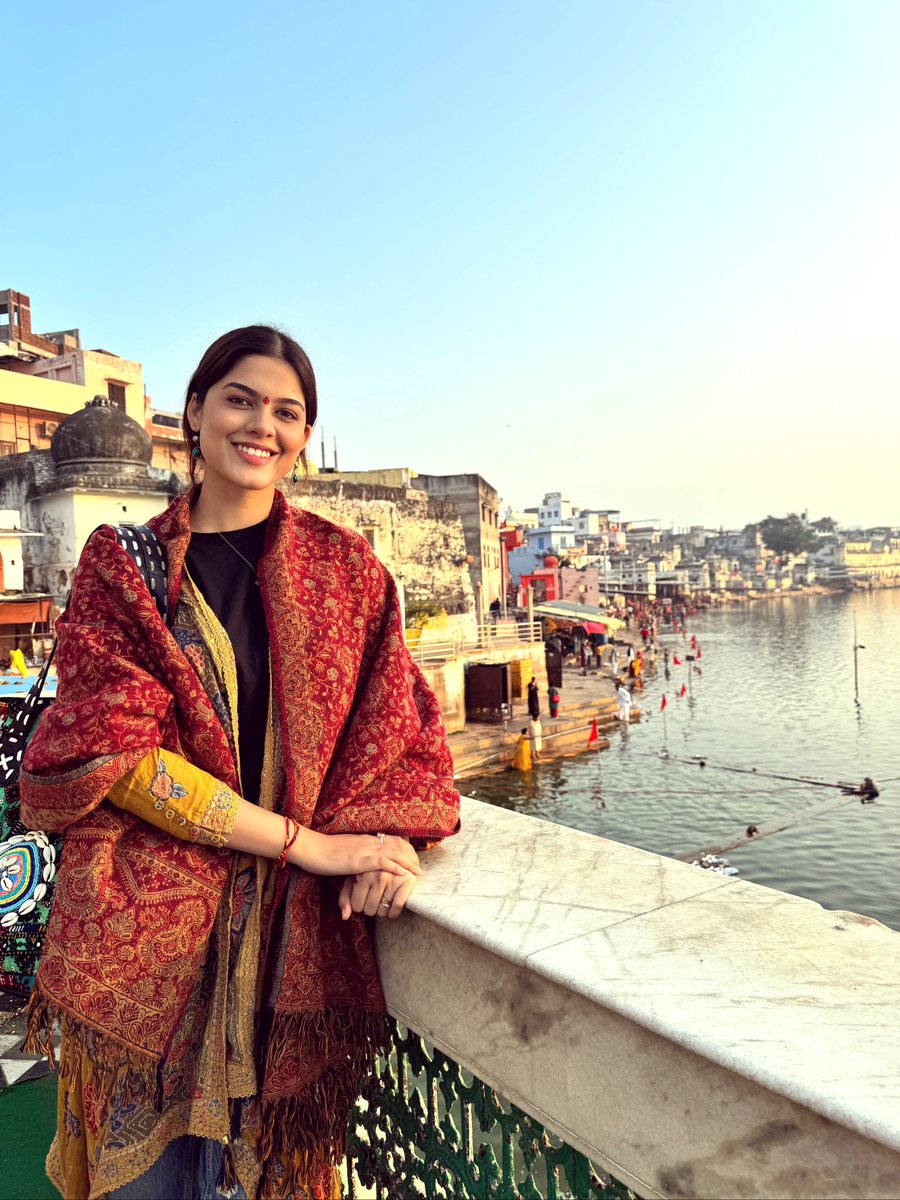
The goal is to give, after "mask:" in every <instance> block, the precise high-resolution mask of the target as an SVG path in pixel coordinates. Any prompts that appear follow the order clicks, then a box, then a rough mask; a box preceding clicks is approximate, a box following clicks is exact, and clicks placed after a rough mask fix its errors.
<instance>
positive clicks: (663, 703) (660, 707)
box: [659, 692, 669, 712]
mask: <svg viewBox="0 0 900 1200" xmlns="http://www.w3.org/2000/svg"><path fill="white" fill-rule="evenodd" d="M668 703H669V702H668V700H667V699H666V693H665V692H663V698H662V704H660V706H659V711H660V712H662V710H663V709H664V708H665V707H666V705H667V704H668Z"/></svg>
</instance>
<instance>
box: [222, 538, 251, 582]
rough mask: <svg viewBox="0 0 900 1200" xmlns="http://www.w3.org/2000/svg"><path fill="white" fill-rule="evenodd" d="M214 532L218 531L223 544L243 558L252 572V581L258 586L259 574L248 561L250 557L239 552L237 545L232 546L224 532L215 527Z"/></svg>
mask: <svg viewBox="0 0 900 1200" xmlns="http://www.w3.org/2000/svg"><path fill="white" fill-rule="evenodd" d="M216 532H217V533H218V535H219V537H220V538H221V539H222V541H223V542H224V543H225V545H226V546H228V547H229V549H231V550H233V551H234V552H235V554H236V555H237V556H238V558H243V560H244V562H245V563H246V564H247V566H248V567H249V568H250V570H251V571H252V572H253V582H254V583H255V584H256V586H257V587H259V574H258V572H257V569H256V567H254V565H253V563H252V562H251V561H250V559H249V558H247V557H246V556H245V555H243V554H241V552H240V550H238V548H237V546H233V545H232V544H231V542H229V540H228V538H227V537H226V536H225V534H224V533H222V532H221V530H218V529H217V530H216Z"/></svg>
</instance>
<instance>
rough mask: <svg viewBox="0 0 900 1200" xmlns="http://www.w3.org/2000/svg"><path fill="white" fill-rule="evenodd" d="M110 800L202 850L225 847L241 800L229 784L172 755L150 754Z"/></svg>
mask: <svg viewBox="0 0 900 1200" xmlns="http://www.w3.org/2000/svg"><path fill="white" fill-rule="evenodd" d="M107 799H109V800H110V801H111V803H113V804H115V805H116V807H117V808H124V809H125V810H126V811H127V812H130V813H134V814H135V816H138V817H142V818H143V819H144V820H145V821H149V823H150V824H151V825H155V826H156V827H157V829H164V830H165V831H166V833H171V834H172V836H173V837H177V838H182V839H183V840H184V841H187V842H200V843H202V844H203V845H204V846H224V845H225V840H226V838H227V837H228V835H229V834H230V833H231V831H232V829H234V822H235V817H236V816H237V808H238V803H239V801H240V797H239V796H238V794H237V793H236V792H233V791H232V790H231V788H230V787H227V786H226V784H224V783H221V782H220V781H219V780H218V779H214V778H213V776H212V775H208V774H207V773H206V771H201V770H200V769H199V767H194V766H192V765H191V764H190V763H189V762H188V761H187V760H186V759H184V758H182V757H181V756H180V755H178V754H172V753H170V751H168V750H151V752H150V753H149V754H148V755H147V757H146V758H144V759H142V760H141V761H140V762H139V763H138V765H137V766H136V767H133V768H132V770H130V771H127V772H126V773H125V774H124V775H123V776H122V777H121V779H119V780H117V782H116V783H115V784H114V785H113V787H112V789H111V791H110V792H109V794H108V797H107Z"/></svg>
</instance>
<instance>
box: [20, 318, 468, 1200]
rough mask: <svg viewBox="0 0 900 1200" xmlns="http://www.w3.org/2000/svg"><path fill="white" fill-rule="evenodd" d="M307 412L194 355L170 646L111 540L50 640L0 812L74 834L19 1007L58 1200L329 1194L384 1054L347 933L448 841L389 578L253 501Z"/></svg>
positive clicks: (279, 469)
mask: <svg viewBox="0 0 900 1200" xmlns="http://www.w3.org/2000/svg"><path fill="white" fill-rule="evenodd" d="M315 418H316V381H315V375H314V373H313V369H312V366H311V364H310V362H309V359H308V358H307V356H306V354H305V353H304V352H303V350H302V349H301V348H300V347H299V346H298V345H297V343H296V342H294V341H293V340H292V339H291V338H289V337H288V336H287V335H285V334H283V333H281V332H279V331H278V330H275V329H271V328H269V327H267V326H250V327H248V328H245V329H236V330H233V331H232V332H231V333H227V334H225V335H224V336H223V337H221V338H219V339H218V341H216V342H215V343H214V344H213V345H212V346H211V347H210V348H209V349H208V350H207V351H206V353H205V354H204V355H203V358H202V359H201V362H200V365H199V366H198V368H197V370H196V371H195V372H194V375H193V376H192V378H191V381H190V383H189V385H188V388H187V395H186V402H185V411H184V433H185V437H186V439H187V440H188V442H189V444H190V445H191V447H192V457H191V464H192V469H193V470H194V471H195V472H197V473H198V474H200V476H201V482H200V483H199V485H198V484H197V483H196V480H195V486H194V487H193V488H192V489H191V490H190V491H189V492H187V493H186V494H185V495H183V496H179V497H178V498H177V499H176V500H175V501H174V502H173V503H172V504H171V505H170V507H169V508H168V509H167V510H166V512H165V513H163V514H162V516H160V517H156V518H154V519H153V520H152V521H151V522H150V525H151V528H152V529H153V531H154V533H155V534H156V536H157V538H158V539H159V542H160V544H161V546H162V548H163V550H164V551H165V555H166V560H167V571H168V584H169V608H170V611H171V612H172V613H174V616H173V617H172V619H171V624H170V627H168V628H167V627H166V626H165V625H164V624H163V621H162V618H161V617H160V615H159V613H158V611H157V609H156V606H155V604H154V602H153V600H152V599H151V597H150V594H149V592H148V591H147V588H146V586H145V585H144V583H143V581H142V579H141V577H140V574H139V573H138V571H137V568H136V567H135V566H134V564H133V563H132V561H131V559H130V558H129V557H128V556H127V555H126V554H125V552H124V551H122V550H121V549H120V548H119V545H118V542H117V541H116V539H115V535H114V532H113V531H112V530H111V529H109V528H104V529H101V530H99V531H98V532H97V533H96V534H95V535H94V536H93V537H91V538H90V540H89V541H88V543H87V545H86V547H85V550H84V553H83V554H82V558H81V561H80V563H79V565H78V569H77V571H76V575H75V579H74V580H73V586H72V596H71V601H70V604H69V608H68V610H67V612H66V613H65V615H64V617H62V618H61V619H60V621H59V622H58V631H59V649H58V655H59V660H58V661H59V689H58V695H57V702H56V704H55V705H54V706H53V708H52V710H50V712H49V713H48V714H47V715H46V716H45V718H44V719H43V720H42V721H41V724H40V727H39V728H38V731H37V733H36V734H35V736H34V738H33V739H32V741H31V743H30V745H29V748H28V751H27V753H26V756H25V762H24V767H23V773H22V777H21V794H22V812H23V814H25V819H26V820H28V821H30V822H31V823H32V825H33V827H34V828H36V829H38V828H39V829H49V830H53V829H69V828H71V831H72V833H71V835H70V836H69V837H68V838H67V842H66V854H65V856H64V858H63V862H62V865H61V868H60V873H59V876H58V879H59V883H58V887H57V891H56V896H55V900H54V907H53V910H52V915H51V919H50V925H49V927H48V930H47V937H46V941H45V947H44V954H43V958H42V960H41V965H40V969H39V971H38V976H37V983H36V987H35V993H34V997H33V1000H32V1005H31V1013H30V1028H31V1034H30V1044H31V1045H32V1046H35V1047H36V1046H38V1045H40V1046H42V1047H47V1048H48V1050H49V1047H50V1046H51V1044H52V1042H51V1032H50V1031H51V1029H52V1025H53V1021H54V1019H56V1018H58V1019H59V1020H60V1021H61V1024H62V1044H61V1052H60V1090H59V1129H58V1136H57V1138H56V1140H55V1142H54V1143H53V1147H52V1149H51V1153H50V1155H49V1157H48V1160H47V1162H48V1171H49V1173H50V1175H51V1178H52V1180H53V1182H54V1183H55V1184H56V1185H57V1187H58V1188H59V1190H60V1191H61V1192H62V1194H63V1196H64V1197H66V1200H74V1198H75V1197H79V1198H84V1197H87V1198H88V1200H93V1198H94V1197H100V1196H106V1197H108V1200H137V1198H138V1197H145V1196H172V1195H175V1194H178V1195H183V1196H189V1197H204V1198H205V1197H212V1196H224V1195H227V1196H230V1197H232V1198H233V1200H241V1198H242V1197H244V1198H246V1197H257V1198H258V1200H280V1198H281V1197H288V1196H295V1195H310V1196H313V1195H314V1196H324V1197H330V1196H332V1195H334V1194H337V1191H338V1190H339V1184H338V1182H337V1175H336V1169H335V1164H336V1161H337V1160H338V1159H339V1158H340V1156H341V1153H342V1145H343V1141H344V1137H345V1134H346V1128H347V1118H348V1114H349V1111H350V1107H351V1105H352V1103H353V1101H354V1099H355V1097H356V1093H357V1089H358V1085H359V1082H360V1080H361V1078H362V1077H363V1076H364V1075H365V1073H366V1071H367V1070H369V1068H370V1066H371V1063H372V1061H373V1059H374V1056H375V1055H376V1054H377V1053H378V1052H379V1050H380V1049H381V1048H382V1047H383V1045H384V1040H385V1037H386V1023H385V1020H384V1011H385V1005H384V997H383V994H382V991H381V985H380V982H379V978H378V972H377V968H376V964H375V959H374V954H373V951H372V946H371V943H370V940H369V930H368V927H367V924H366V921H365V918H366V917H380V918H393V917H397V916H399V914H400V912H401V910H402V909H403V907H404V906H405V904H406V901H407V899H408V898H409V896H410V894H411V892H412V889H413V887H414V886H415V883H416V879H417V877H418V874H419V861H418V856H417V853H416V850H415V849H414V848H413V843H414V842H415V843H416V845H417V846H418V848H419V849H422V848H423V847H424V846H425V845H426V844H428V843H431V842H433V841H437V840H439V839H440V838H442V837H444V836H446V835H447V834H450V833H453V832H454V831H455V829H456V826H457V823H458V806H459V797H458V795H457V794H456V792H455V791H454V789H453V764H452V761H451V758H450V753H449V750H448V747H447V740H446V736H445V734H444V728H443V723H442V721H441V715H440V709H439V707H438V704H437V701H436V700H435V698H434V696H433V695H432V694H431V692H430V691H429V690H428V688H427V686H426V685H425V683H424V681H423V679H422V677H421V675H420V674H419V673H418V672H417V671H416V670H415V668H414V667H413V665H412V663H411V661H410V658H409V654H408V652H407V650H406V647H405V643H404V638H403V620H402V615H401V613H400V608H399V603H398V599H397V590H396V587H395V586H394V583H393V580H392V579H391V577H390V575H389V574H388V573H387V571H386V570H385V568H384V567H383V566H382V565H381V563H380V562H379V561H378V560H377V558H375V556H374V554H373V553H372V551H371V549H370V547H369V545H368V543H367V542H366V541H365V540H364V539H363V538H361V537H359V536H358V535H357V534H355V533H352V532H350V531H349V530H346V529H342V528H340V527H338V526H336V525H332V524H331V523H330V522H328V521H325V520H323V519H322V518H320V517H316V516H313V515H312V514H311V513H306V512H303V511H301V510H300V509H298V508H295V507H293V506H291V505H289V504H288V503H287V501H286V499H285V498H284V496H283V495H282V493H281V492H280V491H278V490H277V489H276V484H277V483H278V482H279V480H281V479H283V478H284V476H285V475H287V474H288V473H289V472H292V471H293V472H297V471H299V470H300V469H301V468H302V467H304V466H305V463H304V459H303V454H304V449H305V447H306V445H307V443H308V441H309V438H310V435H311V433H312V426H313V423H314V421H315ZM195 451H197V453H195Z"/></svg>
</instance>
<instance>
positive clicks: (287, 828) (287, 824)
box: [278, 817, 300, 870]
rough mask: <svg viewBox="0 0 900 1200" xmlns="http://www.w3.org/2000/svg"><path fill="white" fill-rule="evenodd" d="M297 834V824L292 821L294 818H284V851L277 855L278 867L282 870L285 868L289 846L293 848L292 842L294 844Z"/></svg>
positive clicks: (298, 827)
mask: <svg viewBox="0 0 900 1200" xmlns="http://www.w3.org/2000/svg"><path fill="white" fill-rule="evenodd" d="M292 825H293V827H294V833H293V836H292V835H291V826H292ZM299 832H300V826H299V825H298V824H297V822H296V821H295V820H294V818H293V817H285V818H284V849H283V850H282V851H281V853H280V854H279V855H278V866H279V868H281V869H282V870H283V869H284V868H285V867H286V866H287V856H288V850H290V848H291V846H293V844H294V842H296V840H297V834H298V833H299ZM288 839H290V840H288Z"/></svg>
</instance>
